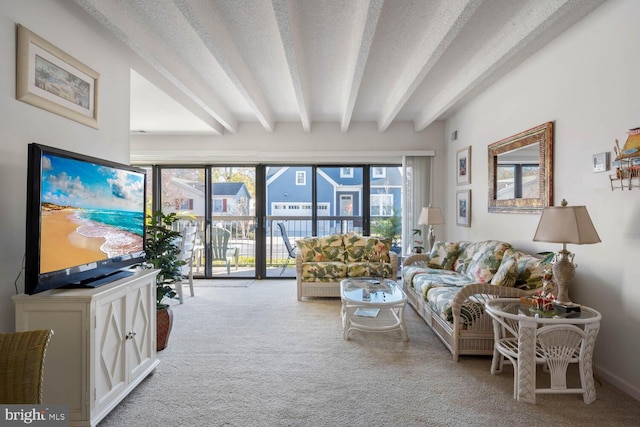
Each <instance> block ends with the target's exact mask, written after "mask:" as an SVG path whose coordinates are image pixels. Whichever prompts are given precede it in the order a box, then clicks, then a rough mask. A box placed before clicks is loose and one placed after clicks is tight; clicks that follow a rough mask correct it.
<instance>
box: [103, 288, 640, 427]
mask: <svg viewBox="0 0 640 427" xmlns="http://www.w3.org/2000/svg"><path fill="white" fill-rule="evenodd" d="M173 309H174V317H175V323H174V329H173V332H172V335H171V339H170V342H169V347H168V348H167V349H166V350H164V351H162V352H160V353H159V357H160V359H161V364H160V366H159V367H158V368H157V370H156V373H155V375H153V376H151V377H149V378H148V379H147V380H145V381H144V382H143V383H142V384H140V386H138V388H137V389H136V390H134V391H133V393H132V394H131V395H129V397H127V398H126V399H125V400H124V401H123V402H122V403H121V404H120V405H119V406H118V407H116V408H115V409H114V410H113V411H112V412H111V414H110V415H108V416H107V417H106V418H105V419H104V420H103V421H102V422H101V423H100V424H99V426H100V427H109V426H114V427H128V426H131V427H133V426H154V427H155V426H163V427H164V426H313V427H317V426H517V425H529V426H545V427H548V426H637V425H638V422H639V421H638V420H640V402H638V401H636V400H634V399H632V398H631V397H629V396H628V395H626V394H624V393H622V392H620V391H619V390H617V389H615V388H614V387H612V386H610V385H608V384H604V386H602V387H601V386H598V385H597V386H596V391H597V400H596V402H594V403H593V404H591V405H585V404H584V403H583V402H582V398H581V396H578V395H541V396H538V403H537V404H536V405H531V404H526V403H520V402H517V401H515V400H513V397H512V395H513V377H512V370H511V368H510V367H508V368H507V369H506V371H505V372H504V373H503V374H501V375H491V374H490V373H489V368H490V364H491V359H490V358H488V357H463V358H462V359H461V360H460V361H459V362H458V363H454V362H453V361H452V360H451V355H450V353H449V352H448V351H447V350H446V349H445V348H444V346H443V345H442V344H441V342H440V341H439V340H438V339H437V338H436V337H435V336H434V335H433V334H432V332H431V331H430V330H429V329H428V327H427V326H426V325H425V323H424V322H423V321H422V319H420V318H419V317H418V316H417V315H416V314H415V312H414V311H413V310H412V309H411V308H408V309H407V324H408V330H409V342H406V343H405V342H403V341H402V339H401V336H400V334H399V332H389V333H378V334H373V333H361V332H354V334H353V336H352V339H351V340H350V341H344V340H343V339H342V327H341V322H340V301H339V300H338V299H318V300H312V301H304V302H298V301H297V300H296V296H295V281H293V280H279V281H272V280H269V281H256V282H255V283H253V284H252V285H251V286H250V287H226V288H225V287H210V286H197V287H196V296H195V297H193V298H191V297H187V298H185V303H184V304H183V305H174V306H173ZM543 376H544V374H543V373H541V374H540V377H543ZM576 378H577V376H576V375H575V372H574V373H572V380H573V381H575V379H576Z"/></svg>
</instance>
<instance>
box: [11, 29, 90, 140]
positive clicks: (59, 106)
mask: <svg viewBox="0 0 640 427" xmlns="http://www.w3.org/2000/svg"><path fill="white" fill-rule="evenodd" d="M16 64H17V65H16V99H19V100H20V101H23V102H26V103H28V104H31V105H34V106H36V107H39V108H42V109H44V110H47V111H50V112H52V113H54V114H58V115H60V116H63V117H66V118H68V119H71V120H75V121H77V122H79V123H82V124H84V125H87V126H91V127H93V128H96V129H97V128H98V81H99V79H100V74H98V73H97V72H96V71H94V70H92V69H91V68H89V67H87V66H86V65H84V64H83V63H81V62H80V61H78V60H77V59H75V58H73V57H72V56H70V55H68V54H67V53H65V52H63V51H62V50H60V49H58V48H57V47H55V46H54V45H52V44H51V43H49V42H47V41H46V40H45V39H43V38H42V37H40V36H38V35H37V34H35V33H32V32H31V31H29V30H28V29H27V28H25V27H23V26H22V25H18V54H17V61H16Z"/></svg>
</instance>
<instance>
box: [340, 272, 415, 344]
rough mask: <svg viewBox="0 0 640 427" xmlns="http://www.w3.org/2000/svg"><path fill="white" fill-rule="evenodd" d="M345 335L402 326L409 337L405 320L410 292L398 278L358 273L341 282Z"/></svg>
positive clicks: (401, 328)
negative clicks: (366, 275)
mask: <svg viewBox="0 0 640 427" xmlns="http://www.w3.org/2000/svg"><path fill="white" fill-rule="evenodd" d="M340 298H341V300H342V327H343V337H344V339H345V340H348V339H349V332H351V331H352V330H359V331H367V332H388V331H396V330H399V331H400V332H401V333H402V338H403V339H404V341H407V340H408V339H409V335H408V334H407V327H406V325H405V322H404V308H405V307H406V304H407V296H406V295H405V293H404V292H403V291H402V289H401V288H400V287H399V286H398V284H397V283H396V282H394V281H393V280H389V279H380V278H374V277H356V278H350V279H344V280H343V281H341V282H340Z"/></svg>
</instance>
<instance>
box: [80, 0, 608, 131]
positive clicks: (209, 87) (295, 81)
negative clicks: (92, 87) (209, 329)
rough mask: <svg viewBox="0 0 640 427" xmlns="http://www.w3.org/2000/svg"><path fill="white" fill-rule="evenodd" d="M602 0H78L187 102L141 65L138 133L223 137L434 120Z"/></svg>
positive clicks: (135, 93)
mask: <svg viewBox="0 0 640 427" xmlns="http://www.w3.org/2000/svg"><path fill="white" fill-rule="evenodd" d="M603 2H604V0H484V1H481V0H300V1H292V0H220V1H215V0H76V3H78V4H79V5H80V6H81V7H82V8H83V9H85V10H86V11H87V12H88V13H89V14H90V15H91V16H93V17H94V18H95V19H97V20H98V21H99V22H100V23H101V24H102V25H104V26H105V27H106V28H108V29H109V30H110V31H111V32H113V33H114V34H115V35H116V37H118V38H119V39H120V40H122V41H123V42H124V43H125V44H126V45H128V46H129V47H130V48H131V49H132V50H133V51H134V52H136V53H137V54H138V55H139V56H140V57H141V58H142V59H143V60H144V61H146V62H147V63H148V64H149V66H151V67H152V69H154V70H155V72H157V73H159V74H160V75H162V76H163V77H164V78H165V79H166V82H167V84H169V85H171V86H172V89H173V90H176V91H178V92H179V93H180V97H179V98H181V99H182V100H187V101H188V102H182V104H183V105H184V106H176V103H175V101H173V100H172V98H169V97H168V96H167V95H164V94H163V93H161V92H160V91H159V90H158V89H157V88H156V87H154V86H153V85H151V84H149V83H148V82H147V81H146V80H145V78H144V76H140V75H138V74H133V75H132V100H131V105H132V108H131V115H132V117H131V126H132V131H145V132H148V133H175V132H190V131H191V132H200V133H201V132H210V133H215V134H224V133H226V132H236V131H237V130H238V127H239V125H240V124H241V123H243V122H258V123H260V124H261V125H262V127H263V128H264V129H265V131H266V132H273V131H274V130H275V126H276V123H278V122H297V123H299V124H300V126H301V128H302V129H304V130H305V131H306V132H310V131H312V129H313V123H314V122H335V123H339V125H340V127H341V129H342V131H344V132H346V131H347V130H348V129H349V126H350V124H351V123H352V122H363V121H364V122H375V123H376V125H377V128H378V130H379V131H380V132H384V131H385V130H386V129H387V128H388V127H389V126H390V125H391V124H392V123H393V122H394V121H404V122H406V121H409V122H413V123H414V127H415V129H416V130H417V131H421V130H423V129H424V128H426V127H427V126H428V125H429V124H430V123H432V122H433V121H434V120H438V119H443V118H446V117H447V115H448V114H450V113H451V112H452V111H454V110H455V108H456V107H458V106H460V105H461V104H462V103H464V102H467V101H469V100H470V99H471V98H472V97H473V96H475V95H477V94H478V93H479V92H480V91H481V90H483V89H484V88H486V87H487V86H488V85H490V84H491V83H493V82H495V81H496V80H497V79H498V78H500V77H502V76H503V75H504V74H505V73H507V72H508V71H509V70H511V69H513V68H514V67H515V66H517V65H518V64H519V63H521V62H522V61H523V60H525V59H526V58H527V57H529V56H530V55H531V54H533V53H534V52H536V51H537V50H538V49H540V48H541V47H542V46H544V45H545V44H546V43H548V42H549V41H551V40H552V39H553V38H555V37H556V36H558V35H559V34H560V33H562V32H563V31H564V30H566V29H567V28H569V27H570V26H571V25H573V24H574V23H576V22H578V21H579V20H580V19H582V18H583V17H584V16H586V15H587V14H588V13H589V12H591V11H592V10H593V9H595V8H596V7H597V6H598V5H600V4H601V3H603ZM174 98H175V97H174ZM192 113H193V114H192ZM165 115H168V116H166V117H165ZM196 117H198V118H196Z"/></svg>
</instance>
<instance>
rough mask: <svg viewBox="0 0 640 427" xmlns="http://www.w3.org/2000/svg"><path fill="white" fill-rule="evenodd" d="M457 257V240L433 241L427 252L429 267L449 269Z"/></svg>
mask: <svg viewBox="0 0 640 427" xmlns="http://www.w3.org/2000/svg"><path fill="white" fill-rule="evenodd" d="M457 257H458V242H439V241H438V242H435V243H434V244H433V248H431V252H430V253H429V267H431V268H439V269H441V270H451V269H452V268H453V262H454V261H455V260H456V258H457Z"/></svg>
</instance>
